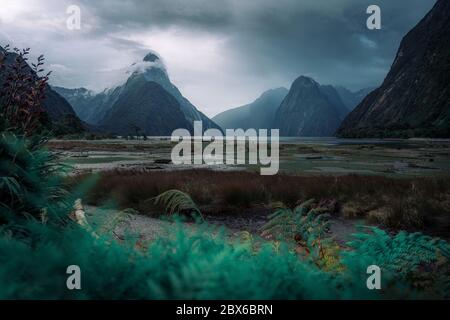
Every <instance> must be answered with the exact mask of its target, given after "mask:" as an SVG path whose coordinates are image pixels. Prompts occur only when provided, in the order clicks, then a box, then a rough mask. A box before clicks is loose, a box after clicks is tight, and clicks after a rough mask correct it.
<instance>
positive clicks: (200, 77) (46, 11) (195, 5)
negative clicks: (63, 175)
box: [0, 0, 435, 116]
mask: <svg viewBox="0 0 450 320" xmlns="http://www.w3.org/2000/svg"><path fill="white" fill-rule="evenodd" d="M434 3H435V1H434V0H432V1H430V0H396V1H392V0H217V1H216V0H70V1H66V0H1V5H0V45H2V46H4V45H5V44H7V43H9V44H11V45H13V46H18V47H30V48H31V49H32V53H33V54H34V55H35V56H37V55H39V54H41V53H42V54H44V55H45V56H46V58H47V68H48V69H50V70H53V75H52V79H51V82H52V84H54V85H60V86H65V87H69V88H75V87H81V86H83V87H87V88H89V89H93V90H101V89H104V88H106V87H109V86H112V85H113V84H115V83H117V81H118V79H117V77H116V75H117V73H118V72H117V70H123V69H124V68H126V67H128V66H129V65H131V64H132V63H133V62H135V61H140V60H141V59H142V58H143V57H144V56H145V54H146V53H147V52H148V51H149V50H150V49H151V50H154V51H156V52H158V53H159V54H160V55H161V57H162V58H163V60H164V63H165V65H166V66H167V69H168V73H169V75H170V77H171V80H172V82H173V83H174V84H175V85H177V86H178V87H179V89H180V90H181V92H182V93H183V94H184V95H185V96H186V97H187V98H188V99H189V100H191V102H192V103H193V104H194V105H196V106H197V108H198V109H200V110H201V111H203V112H205V113H206V114H207V115H208V116H213V115H216V114H217V113H219V112H221V111H223V110H226V109H228V108H231V107H235V106H239V105H243V104H246V103H248V102H251V101H253V100H254V99H255V98H257V97H258V96H259V95H260V94H261V93H262V92H263V91H265V90H267V89H270V88H274V87H280V86H285V87H288V88H289V86H290V84H291V83H292V81H293V80H294V79H295V78H297V77H298V76H300V75H307V76H311V77H313V78H314V79H315V80H316V81H318V82H320V83H322V84H333V85H342V86H346V87H348V88H350V89H352V90H357V89H361V88H364V87H371V86H377V85H379V84H380V83H381V81H382V80H383V79H384V77H385V75H386V73H387V72H388V70H389V67H390V65H391V63H392V61H393V58H394V56H395V53H396V51H397V49H398V46H399V44H400V41H401V39H402V37H403V36H404V35H405V34H406V32H408V31H409V30H410V29H411V28H412V27H413V26H414V25H416V24H417V23H418V22H419V21H420V19H421V18H422V17H423V16H424V15H425V14H426V12H428V11H429V10H430V9H431V7H432V6H433V4H434ZM371 4H377V5H379V6H380V7H381V18H382V29H381V30H368V29H367V27H366V19H367V17H368V15H367V14H366V9H367V7H368V6H369V5H371ZM69 5H78V6H79V7H80V8H81V30H73V31H71V30H68V29H67V27H66V20H67V17H68V14H67V13H66V9H67V7H68V6H69Z"/></svg>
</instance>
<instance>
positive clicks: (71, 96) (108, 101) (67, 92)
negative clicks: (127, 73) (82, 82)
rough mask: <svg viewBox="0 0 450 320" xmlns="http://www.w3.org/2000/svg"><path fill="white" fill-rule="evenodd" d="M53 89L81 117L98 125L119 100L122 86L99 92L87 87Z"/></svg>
mask: <svg viewBox="0 0 450 320" xmlns="http://www.w3.org/2000/svg"><path fill="white" fill-rule="evenodd" d="M53 89H54V90H55V91H56V92H58V93H59V94H60V95H61V96H63V97H64V98H65V99H66V100H67V101H68V102H69V103H70V104H71V105H72V107H73V109H74V110H75V112H76V114H77V115H78V116H79V117H80V119H82V120H83V121H85V122H87V123H89V124H92V125H97V124H98V123H99V122H100V121H101V120H102V119H103V118H104V117H105V115H106V113H107V112H108V111H109V110H110V109H111V108H112V106H113V104H114V103H115V102H116V101H117V99H118V97H119V95H120V93H121V91H122V86H118V87H115V88H112V89H105V90H104V91H102V92H100V93H98V94H96V93H94V92H92V91H90V90H88V89H86V88H76V89H67V88H62V87H55V86H54V87H53Z"/></svg>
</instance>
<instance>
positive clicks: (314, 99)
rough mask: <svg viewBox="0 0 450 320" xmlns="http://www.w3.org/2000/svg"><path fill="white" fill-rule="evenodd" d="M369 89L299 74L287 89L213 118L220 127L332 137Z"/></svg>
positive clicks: (269, 91)
mask: <svg viewBox="0 0 450 320" xmlns="http://www.w3.org/2000/svg"><path fill="white" fill-rule="evenodd" d="M369 91H370V89H364V90H360V91H358V92H352V91H350V90H348V89H346V88H344V87H339V89H335V88H334V87H333V86H331V85H320V84H318V83H317V82H316V81H314V80H313V79H311V78H308V77H305V76H301V77H299V78H298V79H297V80H295V81H294V83H293V84H292V86H291V89H290V90H287V89H286V88H278V89H272V90H268V91H266V92H264V93H263V94H262V95H261V96H260V97H259V98H258V99H256V100H255V101H254V102H252V103H250V104H247V105H245V106H242V107H238V108H233V109H230V110H227V111H224V112H222V113H220V114H218V115H217V116H215V117H214V118H213V120H214V121H215V122H216V123H217V124H218V125H220V126H221V127H222V128H223V129H237V128H241V129H248V128H255V129H275V128H276V129H280V134H281V135H283V136H332V135H333V134H334V132H335V131H336V129H337V128H338V127H339V125H340V123H341V121H342V120H343V119H344V118H345V116H346V115H347V114H348V113H349V112H350V111H351V110H352V109H353V108H354V107H355V106H356V105H357V104H358V103H359V102H361V100H362V99H363V98H364V96H363V93H364V92H369ZM344 101H345V102H344Z"/></svg>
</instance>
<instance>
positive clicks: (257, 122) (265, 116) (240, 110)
mask: <svg viewBox="0 0 450 320" xmlns="http://www.w3.org/2000/svg"><path fill="white" fill-rule="evenodd" d="M287 94H288V90H287V89H286V88H278V89H272V90H268V91H266V92H264V93H263V94H262V95H261V96H260V97H259V98H258V99H256V100H255V101H253V102H252V103H250V104H247V105H245V106H242V107H237V108H234V109H230V110H227V111H224V112H222V113H220V114H218V115H216V116H215V117H213V118H212V120H213V121H214V122H215V123H217V124H218V125H219V126H220V127H221V128H222V129H224V130H225V129H238V128H240V129H244V130H247V129H249V128H254V129H257V130H258V129H271V128H273V125H274V123H273V121H274V119H275V113H276V111H277V109H278V107H279V106H280V104H281V102H282V101H283V99H284V98H285V97H286V95H287Z"/></svg>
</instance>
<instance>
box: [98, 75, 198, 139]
mask: <svg viewBox="0 0 450 320" xmlns="http://www.w3.org/2000/svg"><path fill="white" fill-rule="evenodd" d="M99 125H100V127H101V128H103V129H104V130H106V131H108V132H112V133H115V134H120V135H127V134H130V133H131V134H134V133H135V132H139V133H140V134H142V133H145V134H146V135H150V136H168V135H171V134H172V132H173V131H174V130H175V129H178V128H186V129H188V130H190V131H192V126H193V124H192V123H191V122H190V121H189V120H187V119H186V117H185V115H184V113H183V112H182V110H181V106H180V104H179V103H178V101H177V100H176V99H175V97H173V96H172V95H171V94H170V93H168V92H167V91H166V90H165V89H164V88H163V87H162V86H161V85H159V84H158V83H156V82H153V81H146V79H145V78H144V77H143V76H142V75H139V74H136V75H134V76H131V77H130V78H129V79H128V81H127V83H126V84H125V85H124V86H123V88H122V92H121V94H120V95H119V97H118V99H117V101H116V102H115V103H114V105H113V106H112V108H111V109H110V110H109V111H108V112H107V114H106V115H105V117H104V118H103V120H102V121H101V122H100V123H99Z"/></svg>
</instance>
